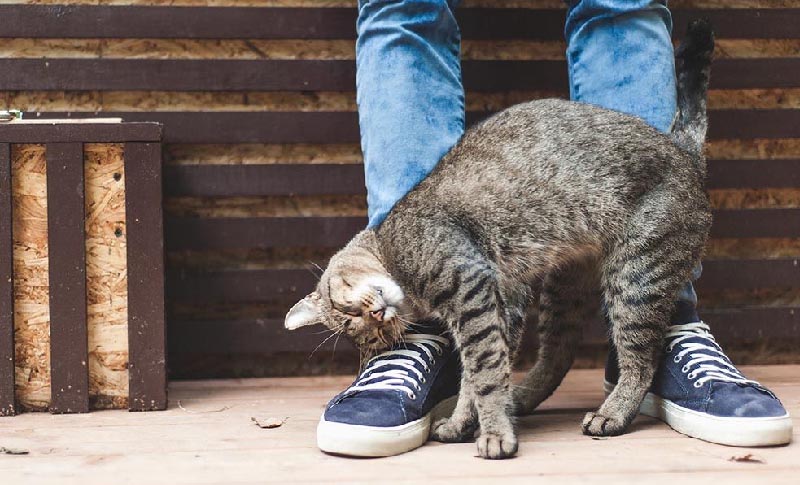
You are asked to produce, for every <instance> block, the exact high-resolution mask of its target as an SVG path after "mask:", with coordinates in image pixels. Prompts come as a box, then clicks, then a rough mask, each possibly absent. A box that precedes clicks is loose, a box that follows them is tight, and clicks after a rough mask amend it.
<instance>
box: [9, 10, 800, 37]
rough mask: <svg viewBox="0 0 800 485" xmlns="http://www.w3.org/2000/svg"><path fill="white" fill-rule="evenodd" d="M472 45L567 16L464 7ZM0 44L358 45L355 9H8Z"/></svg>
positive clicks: (558, 25)
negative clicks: (28, 40) (18, 40)
mask: <svg viewBox="0 0 800 485" xmlns="http://www.w3.org/2000/svg"><path fill="white" fill-rule="evenodd" d="M672 15H673V23H674V25H675V28H674V29H673V36H675V37H676V38H681V37H682V36H683V34H684V32H685V26H686V25H687V24H688V22H689V21H690V20H691V19H696V18H701V17H706V18H709V19H710V20H711V22H712V24H713V25H714V30H715V33H716V35H717V37H718V38H737V39H750V38H755V39H757V38H798V37H800V32H799V31H798V29H797V25H798V24H800V9H797V8H794V9H792V8H782V9H758V8H748V9H672ZM456 17H457V18H458V22H459V26H460V28H461V31H462V35H463V36H464V38H465V39H536V40H561V39H562V38H563V35H564V34H563V31H564V20H565V12H564V10H563V9H536V8H514V9H506V8H459V9H457V10H456ZM0 18H3V19H4V22H3V24H2V25H1V26H0V37H32V38H171V39H183V38H188V39H354V38H355V35H356V29H355V24H356V18H357V10H356V9H355V8H252V7H149V6H105V5H93V6H89V5H0Z"/></svg>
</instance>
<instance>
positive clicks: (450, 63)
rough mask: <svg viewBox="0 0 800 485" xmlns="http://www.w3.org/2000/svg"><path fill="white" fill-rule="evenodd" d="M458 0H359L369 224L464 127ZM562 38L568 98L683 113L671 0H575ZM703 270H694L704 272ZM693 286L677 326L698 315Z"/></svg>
mask: <svg viewBox="0 0 800 485" xmlns="http://www.w3.org/2000/svg"><path fill="white" fill-rule="evenodd" d="M457 3H458V0H359V15H358V24H357V28H358V41H357V43H356V66H357V71H356V84H357V100H358V113H359V122H360V125H361V148H362V151H363V153H364V167H365V172H366V183H367V206H368V213H369V226H371V227H373V226H376V225H378V224H380V223H381V221H383V219H384V218H385V217H386V215H387V214H388V213H389V211H390V210H391V208H392V207H393V206H394V204H395V203H396V202H397V201H398V200H400V199H401V198H402V197H403V196H404V195H405V194H406V193H407V192H408V191H410V190H411V189H412V188H414V186H415V185H417V184H418V183H419V182H420V181H421V180H422V179H423V178H425V176H426V175H427V174H428V173H429V172H430V171H431V170H432V169H433V167H434V166H436V163H437V162H438V161H439V159H440V158H441V157H442V156H443V155H444V154H445V153H447V151H448V150H449V149H450V148H451V147H452V146H453V145H454V144H455V143H456V142H457V141H458V139H459V138H460V137H461V135H463V134H464V87H463V85H462V83H461V66H460V62H459V50H460V43H461V37H460V33H459V30H458V24H457V23H456V19H455V16H454V12H453V11H454V9H455V7H456V5H457ZM568 3H569V10H568V12H567V22H566V28H565V36H566V39H567V65H568V68H569V80H570V96H571V97H572V99H574V100H576V101H582V102H586V103H592V104H596V105H600V106H604V107H606V108H610V109H615V110H618V111H622V112H625V113H630V114H633V115H636V116H639V117H641V118H643V119H644V120H645V121H647V122H648V123H650V124H651V125H653V126H655V127H656V128H658V129H660V130H662V131H668V130H669V128H670V125H671V123H672V120H673V118H674V115H675V112H676V109H677V107H676V87H675V66H674V54H673V48H672V42H671V40H670V31H671V30H672V18H671V16H670V13H669V10H668V9H667V7H666V1H658V0H579V1H577V0H576V1H571V2H568ZM699 275H700V268H698V269H697V271H696V272H695V275H694V276H695V277H699ZM696 304H697V295H696V294H695V292H694V289H693V288H692V285H691V283H687V285H686V287H685V288H684V289H683V290H682V291H681V293H680V294H679V296H678V305H677V310H676V313H675V315H674V316H673V321H674V323H687V322H690V321H697V320H699V318H698V316H697V314H696V311H695V306H696Z"/></svg>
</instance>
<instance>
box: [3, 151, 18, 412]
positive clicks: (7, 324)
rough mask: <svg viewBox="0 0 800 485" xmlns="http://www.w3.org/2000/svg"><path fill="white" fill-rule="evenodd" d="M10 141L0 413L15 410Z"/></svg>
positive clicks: (5, 190)
mask: <svg viewBox="0 0 800 485" xmlns="http://www.w3.org/2000/svg"><path fill="white" fill-rule="evenodd" d="M12 213H13V205H12V197H11V144H10V143H0V416H13V415H14V414H15V413H16V405H15V401H16V399H15V391H14V237H13V234H12V227H13V223H12Z"/></svg>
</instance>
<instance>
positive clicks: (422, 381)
mask: <svg viewBox="0 0 800 485" xmlns="http://www.w3.org/2000/svg"><path fill="white" fill-rule="evenodd" d="M419 381H420V382H421V383H423V384H425V383H426V382H428V379H425V376H422V377H420V379H419Z"/></svg>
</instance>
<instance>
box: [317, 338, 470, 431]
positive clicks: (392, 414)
mask: <svg viewBox="0 0 800 485" xmlns="http://www.w3.org/2000/svg"><path fill="white" fill-rule="evenodd" d="M404 340H405V341H404V342H401V343H398V344H397V345H395V346H394V347H393V348H392V349H391V350H388V351H386V352H383V353H381V354H378V355H376V356H375V357H373V358H372V359H370V360H369V361H368V362H367V364H366V365H365V366H364V370H363V371H361V373H360V374H359V375H358V377H357V378H356V380H355V381H354V382H353V384H352V385H350V387H348V388H347V389H345V390H344V391H343V392H342V393H340V394H339V395H337V396H336V397H334V398H333V399H332V400H331V401H330V402H329V403H328V406H327V408H326V409H325V413H324V415H323V419H324V420H325V421H333V422H339V423H345V424H351V425H359V426H374V427H393V426H401V425H404V424H407V423H410V422H412V421H416V420H418V419H420V418H422V417H423V416H425V415H426V414H428V413H429V412H430V411H431V409H433V407H434V406H436V405H437V404H438V403H439V402H441V401H442V400H444V399H446V398H448V397H451V396H453V395H455V394H457V393H458V384H459V370H460V365H459V361H458V357H457V356H456V355H455V353H454V352H453V350H452V348H451V345H450V341H449V340H448V339H447V338H445V337H441V336H439V335H433V334H408V335H406V336H405V337H404Z"/></svg>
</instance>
